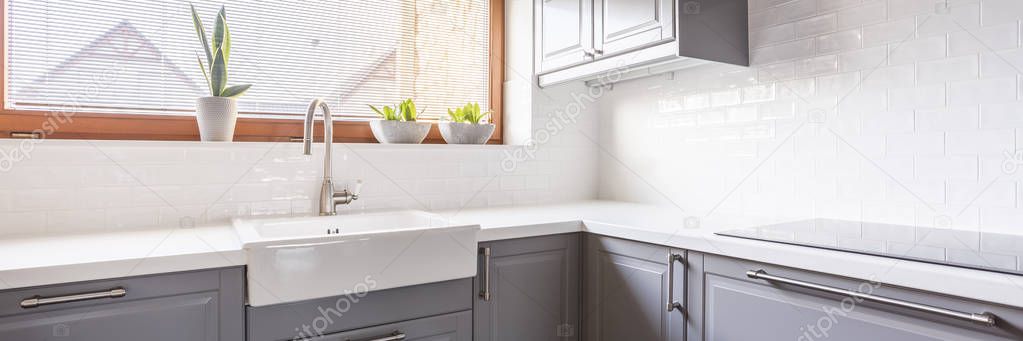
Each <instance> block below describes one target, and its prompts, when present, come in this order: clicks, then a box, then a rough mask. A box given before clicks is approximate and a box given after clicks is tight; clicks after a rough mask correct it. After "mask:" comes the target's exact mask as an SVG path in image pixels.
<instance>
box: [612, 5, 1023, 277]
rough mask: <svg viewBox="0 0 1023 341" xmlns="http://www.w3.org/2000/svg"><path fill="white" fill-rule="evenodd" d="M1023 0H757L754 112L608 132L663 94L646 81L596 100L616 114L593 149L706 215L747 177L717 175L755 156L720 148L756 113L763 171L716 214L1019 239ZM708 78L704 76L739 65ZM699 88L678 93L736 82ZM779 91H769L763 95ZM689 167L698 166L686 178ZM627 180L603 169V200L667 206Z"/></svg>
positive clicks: (688, 83)
mask: <svg viewBox="0 0 1023 341" xmlns="http://www.w3.org/2000/svg"><path fill="white" fill-rule="evenodd" d="M1021 3H1023V2H1020V1H1014V0H996V1H987V0H984V1H979V0H965V1H945V0H874V1H869V0H868V1H862V0H819V1H817V3H816V12H815V13H814V14H807V13H808V11H806V10H805V9H806V8H808V7H807V6H806V5H805V3H799V4H796V3H787V2H786V3H782V2H773V1H767V2H764V1H761V0H754V2H753V3H752V5H751V6H762V7H761V9H759V10H754V11H753V13H754V15H755V18H751V26H753V27H754V28H753V29H752V31H753V34H754V35H757V37H758V38H757V39H758V41H759V42H763V43H762V47H755V48H754V49H753V50H754V51H753V56H754V58H753V60H754V63H753V65H754V66H753V69H752V70H750V73H752V74H755V75H756V79H757V85H758V86H759V87H758V88H757V89H758V91H751V92H750V93H749V94H748V95H749V96H747V94H746V93H745V92H743V96H742V99H743V101H744V103H745V101H750V102H749V103H750V105H749V107H748V108H750V112H749V113H747V114H746V115H742V116H739V117H741V118H732V116H730V115H729V114H728V112H727V111H726V114H725V115H724V119H723V120H710V118H720V117H722V116H721V115H719V114H718V113H717V112H718V111H720V108H732V106H722V107H711V108H705V109H700V110H696V111H694V112H693V114H694V115H693V117H694V122H695V117H697V116H699V114H702V116H699V117H703V118H704V121H705V122H711V121H713V122H715V125H707V126H697V125H695V123H694V124H693V125H691V126H688V127H686V130H685V131H684V132H682V134H683V135H684V136H682V137H678V136H675V135H677V134H679V133H680V132H679V131H677V130H675V131H670V130H663V131H656V132H655V133H654V134H655V135H657V136H653V137H651V136H644V135H645V134H644V133H643V132H624V131H623V130H622V129H617V128H612V127H611V126H609V125H614V124H620V122H627V121H629V120H632V119H633V117H635V116H636V115H639V114H641V113H642V111H643V109H642V108H644V103H649V102H652V101H657V100H661V99H662V98H663V97H662V96H660V95H653V94H648V93H647V92H646V90H645V87H648V86H649V84H646V85H644V84H643V83H642V82H637V83H636V85H634V86H631V88H633V89H634V91H633V92H631V93H629V94H628V95H622V94H618V95H613V96H610V97H608V98H604V99H602V100H601V102H600V104H601V105H607V107H608V108H610V109H607V110H603V111H602V113H601V114H602V120H601V125H602V130H601V135H600V140H601V141H602V144H604V145H606V146H608V148H611V149H613V150H615V153H616V157H620V158H625V159H629V158H631V159H636V160H638V159H642V160H644V162H643V163H642V164H632V165H630V167H631V168H632V169H634V170H636V171H637V172H639V173H641V174H663V175H651V176H650V177H651V178H648V179H647V180H648V181H651V182H654V183H675V182H677V181H681V182H684V183H686V184H693V185H692V186H691V188H687V189H689V190H686V191H681V190H680V191H675V192H671V193H670V194H669V196H670V197H671V199H672V201H675V202H679V203H685V205H684V208H686V209H698V208H704V209H707V208H709V207H703V205H706V204H704V203H703V201H705V200H702V199H704V198H706V197H707V196H710V197H728V196H729V194H728V191H729V190H730V189H731V187H730V186H726V185H724V183H728V182H729V181H728V180H731V179H732V178H735V177H741V176H742V175H743V174H722V172H721V171H720V170H721V169H732V168H734V167H729V166H727V165H732V164H741V163H742V162H746V161H747V160H748V158H749V156H748V155H739V154H736V153H731V152H729V151H730V150H732V149H731V147H730V146H729V145H727V143H731V142H735V141H741V139H742V138H743V136H744V135H743V134H742V132H741V131H738V130H737V129H733V127H736V128H737V126H738V125H742V124H748V122H749V121H748V120H749V118H750V117H751V116H752V112H753V111H756V114H757V115H758V116H759V122H766V123H770V124H771V125H772V126H773V130H774V132H773V134H765V135H764V136H763V137H762V138H761V139H760V140H757V143H756V146H757V150H756V153H755V157H756V158H755V159H754V160H757V159H760V158H767V159H768V160H767V163H766V164H768V165H770V166H769V167H765V168H767V169H766V170H760V171H758V173H757V174H754V175H753V178H752V179H753V180H752V182H755V183H756V185H755V186H754V187H755V188H754V190H753V191H747V190H746V189H744V188H740V189H739V190H736V191H735V193H734V194H731V195H732V196H733V198H729V199H728V200H725V202H726V204H723V205H722V206H721V207H720V208H719V209H718V210H717V212H718V213H719V214H733V213H734V214H751V213H759V214H764V215H773V216H776V217H781V213H780V212H783V211H784V212H786V213H790V214H795V215H805V214H812V215H815V216H823V217H845V218H850V219H866V220H873V221H882V222H888V223H895V224H910V225H912V224H919V225H935V224H936V222H937V220H938V217H939V216H956V217H955V218H954V219H953V222H952V223H951V226H954V227H957V228H976V227H977V226H978V225H979V226H981V227H982V228H983V229H984V230H985V231H989V230H1004V231H1014V232H1015V233H1020V232H1019V231H1021V230H1020V224H1019V221H1023V203H1021V200H1020V198H1019V196H1020V195H1021V194H1020V191H1023V189H1021V187H1023V186H1020V184H1019V182H1020V181H1021V180H1023V178H1021V175H1023V166H1021V169H1020V170H1019V172H1018V173H1007V172H1006V170H1005V169H1003V167H1004V166H1005V165H1006V161H1007V159H1006V156H1005V155H1004V153H1005V152H1010V151H1012V150H1013V148H1023V109H1021V108H1023V104H1021V97H1020V96H1021V93H1023V87H1021V86H1020V83H1019V82H1020V81H1021V80H1023V77H1020V75H1021V74H1023V72H1021V71H1020V70H1023V48H1021V47H1020V38H1021V34H1020V32H1021V31H1020V30H1021V23H1020V22H1021V19H1023V5H1020V4H1021ZM946 4H947V6H946ZM786 6H794V7H790V8H797V7H798V8H802V9H804V10H803V11H795V12H794V13H793V14H791V16H789V18H793V17H799V18H797V19H786V16H785V15H783V14H781V13H780V9H782V8H785V7H786ZM800 6H802V7H800ZM757 14H761V15H757ZM790 26H791V33H792V36H791V38H789V37H790V36H789V32H790V31H789V29H790ZM758 31H763V32H758ZM786 39H791V40H786ZM768 42H769V43H768ZM832 62H834V63H832ZM708 69H713V71H706V72H703V73H707V74H713V73H715V72H726V71H731V70H739V69H741V68H731V67H724V66H720V67H715V68H708ZM705 83H706V82H705V81H703V80H702V79H699V78H696V77H693V78H691V79H690V78H686V76H685V74H683V77H682V80H681V81H678V82H677V84H676V86H677V87H678V88H679V89H685V91H686V92H685V94H687V95H689V94H692V93H704V94H711V95H712V96H714V97H717V96H721V97H723V98H724V99H731V97H729V96H726V95H721V94H717V93H718V92H721V91H725V89H729V88H727V87H723V86H722V87H710V88H707V87H704V86H703V84H705ZM772 85H773V86H774V89H775V91H773V93H771V92H767V91H763V90H762V89H767V88H769V87H770V86H772ZM715 86H716V85H715ZM743 87H746V85H744V86H739V87H738V88H743ZM695 89H706V90H695ZM750 90H752V89H750ZM616 91H618V90H616ZM768 94H773V96H770V95H768ZM711 102H712V103H713V102H714V101H713V100H712V101H711ZM722 102H723V103H731V102H729V101H728V100H723V101H722ZM632 108H637V109H632ZM753 108H755V109H753ZM604 118H608V119H607V120H605V119H604ZM726 128H727V129H726ZM790 136H792V137H791V138H789V137H790ZM651 139H652V140H651ZM641 141H658V142H663V143H644V142H641ZM649 155H671V157H670V158H668V157H665V158H651V157H649ZM662 159H664V160H662ZM667 159H671V160H692V162H684V163H683V162H676V161H668V160H667ZM694 163H695V164H699V165H701V167H696V168H699V169H700V171H694V170H692V168H694V167H692V165H693V164H694ZM850 165H851V166H850ZM739 168H740V169H741V167H739ZM621 174H624V173H617V172H601V173H600V175H599V176H600V187H601V192H602V193H623V192H629V193H630V194H629V195H627V196H625V197H628V198H629V199H630V200H639V201H649V202H660V201H661V200H663V197H661V196H660V194H658V193H648V194H645V193H643V192H642V191H640V192H638V193H637V192H636V191H635V188H634V187H625V186H624V184H626V183H634V182H630V181H628V180H625V179H623V176H622V175H621ZM999 178H1000V180H998V181H999V182H997V183H995V184H993V185H992V187H990V188H988V190H987V191H983V189H984V188H985V187H986V186H987V185H988V184H991V181H994V180H995V179H999ZM982 192H983V193H982ZM981 193H982V194H981ZM607 197H609V198H615V197H617V196H616V195H613V194H609V195H607ZM974 198H976V200H975V201H974V202H973V203H972V204H969V201H970V200H971V199H974ZM726 212H727V213H726ZM808 212H809V213H808ZM960 213H961V214H960ZM942 224H945V225H943V226H947V225H948V224H947V223H946V222H945V221H944V220H943V221H942ZM911 239H912V238H909V239H907V241H909V242H911ZM933 256H935V257H944V254H943V253H941V254H938V253H934V254H933Z"/></svg>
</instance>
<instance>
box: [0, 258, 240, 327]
mask: <svg viewBox="0 0 1023 341" xmlns="http://www.w3.org/2000/svg"><path fill="white" fill-rule="evenodd" d="M244 278H245V274H244V269H242V268H227V269H219V270H203V271H194V272H182V273H172V274H160V275H151V276H139V277H128V278H120V279H111V280H99V281H90V282H83V283H72V284H62V285H53V286H45V287H37V288H27V289H17V290H11V291H6V292H3V293H0V340H5V341H6V340H18V341H35V340H40V341H42V340H48V341H54V340H56V341H61V340H67V341H111V340H147V341H181V340H189V341H191V340H195V341H242V340H244V339H245V319H244V306H245V302H244V298H245V294H244ZM112 288H123V289H124V290H126V294H125V296H124V297H118V298H101V299H94V300H83V301H77V302H69V303H60V304H53V305H43V306H39V307H36V308H28V309H25V308H21V307H20V305H19V303H20V301H21V300H23V299H25V298H29V297H34V296H41V297H54V296H64V295H72V294H81V293H91V292H102V291H107V290H110V289H112Z"/></svg>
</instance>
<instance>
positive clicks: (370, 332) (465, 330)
mask: <svg viewBox="0 0 1023 341" xmlns="http://www.w3.org/2000/svg"><path fill="white" fill-rule="evenodd" d="M399 335H404V336H405V338H403V339H401V340H403V341H472V312H471V311H463V312H459V313H453V314H447V315H440V316H433V317H427V318H421V319H415V320H411V321H405V322H398V323H392V324H386V325H381V326H376V327H370V328H363V329H358V330H353V331H347V332H342V333H337V334H331V335H325V336H323V337H320V338H316V339H313V340H316V341H355V340H358V341H363V340H366V341H369V340H378V339H383V338H387V337H397V336H399Z"/></svg>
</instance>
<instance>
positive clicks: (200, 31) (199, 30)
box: [188, 4, 213, 71]
mask: <svg viewBox="0 0 1023 341" xmlns="http://www.w3.org/2000/svg"><path fill="white" fill-rule="evenodd" d="M188 5H189V6H191V7H192V26H195V33H196V34H197V35H198V36H199V41H200V42H202V47H203V50H205V51H206V63H209V64H213V52H212V50H210V43H209V41H207V40H206V28H205V27H203V25H202V19H201V18H199V12H197V11H196V10H195V5H193V4H188ZM204 71H205V70H204Z"/></svg>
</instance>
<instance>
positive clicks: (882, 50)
mask: <svg viewBox="0 0 1023 341" xmlns="http://www.w3.org/2000/svg"><path fill="white" fill-rule="evenodd" d="M838 64H839V68H840V70H841V71H842V72H848V71H857V70H873V69H876V68H878V67H881V66H884V65H887V64H888V47H887V46H878V47H872V48H866V49H861V50H856V51H851V52H846V53H842V54H840V55H838Z"/></svg>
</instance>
